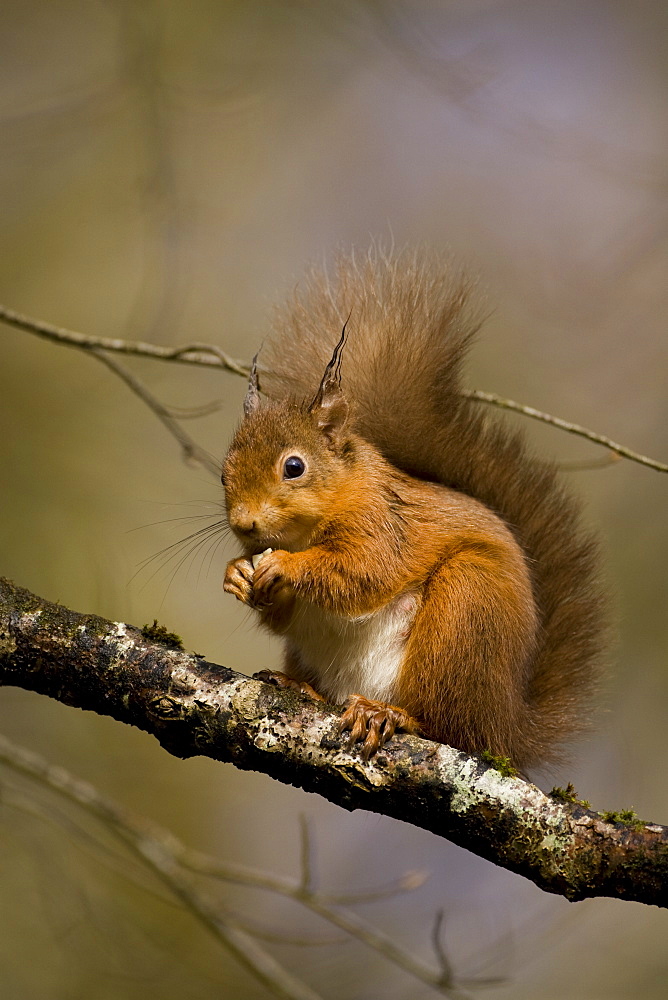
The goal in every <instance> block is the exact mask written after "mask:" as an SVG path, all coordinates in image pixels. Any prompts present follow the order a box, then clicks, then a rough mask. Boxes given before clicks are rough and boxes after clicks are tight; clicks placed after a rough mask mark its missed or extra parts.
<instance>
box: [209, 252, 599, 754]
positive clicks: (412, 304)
mask: <svg viewBox="0 0 668 1000" xmlns="http://www.w3.org/2000/svg"><path fill="white" fill-rule="evenodd" d="M467 294H468V292H467V289H466V286H465V284H463V283H462V282H461V281H456V282H455V283H454V285H453V282H452V279H451V278H449V276H448V274H447V273H444V272H443V270H439V269H438V268H435V267H434V266H432V265H431V264H429V263H427V262H426V261H425V260H424V259H421V258H420V257H419V256H415V257H407V256H404V257H403V258H398V259H389V258H385V257H383V255H382V254H379V253H375V254H374V253H372V254H371V255H369V257H368V258H366V259H365V260H364V261H363V262H362V263H361V265H359V266H358V265H357V264H356V263H355V262H354V261H351V260H345V259H344V260H342V261H341V262H340V264H339V271H338V275H337V279H336V281H335V282H334V283H332V284H330V283H329V281H328V280H327V279H326V277H325V276H323V275H315V276H312V279H311V283H310V284H309V285H308V286H307V289H306V291H305V292H304V293H302V297H301V298H297V299H296V300H295V301H293V303H292V304H291V306H290V307H289V310H288V311H287V312H286V313H285V314H284V315H283V316H282V317H281V318H280V321H279V328H278V333H277V336H276V337H275V338H274V340H273V341H272V342H271V343H270V345H269V349H268V351H267V352H266V355H265V358H264V359H263V360H264V361H265V364H266V365H267V367H268V369H269V370H268V371H267V372H265V374H263V375H262V388H263V390H264V391H265V392H268V393H269V396H270V397H271V402H269V403H266V404H262V405H260V404H259V401H258V399H251V400H250V404H252V405H250V404H249V406H248V415H247V417H246V419H245V420H244V422H243V423H242V424H241V426H240V427H239V429H238V431H237V434H236V436H235V438H234V440H233V442H232V445H231V448H230V451H229V453H228V456H227V458H226V461H225V466H224V473H223V481H224V484H225V489H226V502H227V508H228V515H229V519H230V524H231V526H232V528H233V529H234V530H235V531H236V533H237V535H238V537H239V538H240V540H241V541H242V543H243V546H244V550H245V554H246V556H247V557H248V556H251V555H252V554H254V553H257V552H261V551H263V550H264V549H267V548H271V549H272V550H273V551H272V552H271V553H270V554H267V555H265V556H264V557H263V558H262V560H261V562H260V563H259V565H258V566H257V568H256V570H255V572H254V573H253V574H252V582H251V584H250V585H249V584H247V582H243V581H242V582H241V583H240V582H239V578H238V574H237V575H235V572H236V571H235V570H234V569H232V568H228V577H227V578H226V585H225V586H226V589H228V590H230V591H231V592H233V593H235V596H237V597H239V599H241V600H246V601H247V603H253V604H255V606H258V607H260V609H261V614H262V620H263V623H264V624H265V625H266V626H267V627H268V628H270V629H271V630H272V631H274V632H276V633H278V634H282V635H284V636H285V638H286V661H285V668H284V669H285V671H286V673H288V674H289V675H290V676H292V677H294V678H295V679H297V680H300V681H306V682H308V683H310V684H312V685H313V686H314V687H315V688H316V689H317V690H319V691H320V693H321V694H323V695H325V696H326V697H330V698H333V697H338V698H339V699H340V698H341V696H342V695H343V696H345V694H353V693H354V694H358V695H362V696H364V698H369V697H371V698H372V699H373V697H374V695H373V690H376V689H377V690H381V691H382V692H383V697H382V698H381V699H380V702H379V706H380V707H379V711H380V715H379V714H378V713H376V714H375V715H374V712H373V711H372V710H371V709H369V708H368V705H369V704H373V701H372V702H369V701H366V702H365V705H366V706H367V707H365V708H364V710H362V709H360V713H361V712H362V711H364V712H366V715H365V716H364V718H365V719H367V718H368V719H369V720H372V719H373V720H375V721H373V722H369V725H370V726H371V725H373V726H375V730H376V732H377V731H378V728H379V726H380V725H381V721H382V719H381V716H382V710H383V706H384V703H386V702H388V703H389V702H392V703H394V704H393V705H392V706H390V708H391V710H392V711H391V712H390V711H389V709H387V711H386V721H387V725H388V726H389V725H390V721H391V719H390V716H392V719H394V720H395V721H396V718H397V717H398V716H397V714H396V713H397V712H400V711H401V710H404V711H405V712H407V713H409V714H410V715H411V716H413V717H414V718H415V719H417V720H418V722H419V724H420V725H421V727H422V729H423V731H424V733H425V734H426V735H427V736H429V737H431V738H432V739H435V740H439V741H441V742H448V743H450V744H452V745H454V746H456V747H458V748H460V749H462V750H466V751H471V752H473V751H480V750H484V749H488V750H491V751H492V752H493V753H494V754H500V755H504V756H509V757H510V758H511V759H512V760H513V761H514V763H515V764H516V765H517V766H521V767H524V766H529V765H532V764H536V763H538V762H541V761H545V760H553V759H555V757H556V756H557V750H558V746H559V744H560V743H561V742H562V741H563V740H564V739H565V738H566V737H568V736H570V735H572V734H573V733H574V732H576V731H577V730H578V729H579V728H580V726H581V724H582V721H583V717H584V716H583V710H582V708H581V703H582V700H583V698H584V697H585V696H586V694H587V693H588V692H589V691H590V689H591V686H592V681H593V679H594V677H595V674H596V655H597V653H598V647H599V645H600V637H601V628H602V626H601V614H600V603H601V601H600V594H599V591H598V588H597V586H596V583H595V572H594V571H595V560H594V548H593V546H592V543H591V540H590V539H588V538H587V537H585V536H583V535H582V534H581V533H580V531H579V529H578V526H577V506H576V504H575V503H574V501H573V500H572V499H571V498H570V497H568V496H567V495H565V494H564V492H563V491H562V489H561V487H560V486H559V485H558V484H557V482H556V476H555V473H554V471H553V469H551V468H550V467H549V466H548V465H547V464H545V463H543V462H541V461H539V460H537V459H534V458H533V457H531V456H529V455H528V454H527V452H526V449H525V447H524V444H523V442H522V440H521V438H520V437H519V436H518V435H515V434H511V433H509V432H508V431H506V430H505V428H503V427H502V425H500V424H498V423H495V422H492V421H490V420H489V419H488V418H486V417H485V415H484V414H483V413H482V411H481V410H479V409H478V408H477V407H476V404H474V403H471V402H470V401H468V400H465V399H463V398H462V397H461V396H460V395H459V394H458V386H459V364H460V360H461V356H462V354H463V351H464V349H465V347H466V346H467V344H468V342H469V340H470V338H471V330H472V325H473V324H472V321H471V320H470V319H468V320H467V307H466V300H467ZM351 309H352V313H351V319H350V327H351V332H350V335H349V341H348V343H347V345H346V348H345V351H344V355H343V375H342V388H341V386H339V382H338V377H337V375H335V374H333V371H334V369H333V368H332V365H331V364H330V366H328V369H327V373H326V375H325V378H324V379H323V371H324V370H325V366H326V364H327V362H328V361H329V358H330V355H331V350H332V346H333V344H334V343H335V342H336V339H337V338H338V333H339V331H340V327H341V325H342V320H341V317H343V319H345V317H346V315H347V314H348V313H349V312H350V311H351ZM321 380H322V382H321ZM319 384H320V389H318V385H319ZM290 456H292V457H293V458H294V457H295V456H296V457H297V458H299V460H300V461H302V463H303V464H304V466H305V470H304V473H303V475H300V476H298V477H297V478H295V479H286V478H285V472H284V469H285V460H286V458H288V457H290ZM237 562H238V561H237ZM233 566H234V564H230V567H233ZM318 630H320V632H318ZM314 632H315V639H314ZM318 634H321V635H322V648H321V651H320V653H319V652H318V649H319V640H318V638H317V636H318ZM374 644H375V645H374ZM314 650H315V652H314ZM348 654H349V659H351V660H352V661H354V662H355V663H356V664H357V666H355V667H354V669H353V667H351V666H350V664H349V663H347V662H346V656H347V655H348ZM355 658H356V659H355ZM346 671H349V672H350V671H352V672H351V673H350V676H351V677H354V678H357V677H359V678H360V683H362V682H363V683H366V684H367V685H368V686H369V688H370V690H359V691H355V692H353V691H348V689H347V688H346V683H347V681H346V680H345V677H346V676H347V673H346ZM355 671H356V672H355ZM371 689H372V690H371ZM363 700H364V699H361V700H360V704H361V701H363ZM396 706H400V708H397V707H396ZM392 713H394V714H392ZM353 714H354V713H353ZM358 718H359V719H360V720H361V719H362V715H361V714H359V715H358ZM379 720H381V721H379ZM364 725H366V722H364ZM393 725H394V722H392V726H393ZM411 725H412V722H411ZM360 727H362V722H361V721H360V722H359V725H358V726H357V728H355V725H354V724H351V726H350V727H349V728H353V730H354V732H358V730H359V729H360ZM409 728H410V726H409ZM381 744H382V739H381V740H380V741H376V743H375V744H374V740H373V739H371V738H370V737H367V742H366V743H365V751H366V752H373V750H374V749H376V746H378V745H381Z"/></svg>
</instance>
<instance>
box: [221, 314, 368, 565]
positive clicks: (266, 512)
mask: <svg viewBox="0 0 668 1000" xmlns="http://www.w3.org/2000/svg"><path fill="white" fill-rule="evenodd" d="M344 343H345V327H344V331H343V334H342V335H341V340H340V341H339V343H338V344H337V347H336V350H335V351H334V355H333V357H332V360H331V361H330V363H329V364H328V365H327V368H326V370H325V374H324V376H323V378H322V381H321V383H320V386H319V388H318V391H317V393H316V394H315V397H314V399H313V400H312V402H310V403H308V402H302V401H299V400H297V399H284V400H281V401H280V402H269V403H263V402H261V401H260V395H259V392H258V379H257V366H256V361H257V356H256V357H255V358H254V359H253V367H252V369H251V376H250V381H249V386H248V392H247V394H246V399H245V401H244V420H243V422H242V423H241V425H240V426H239V428H238V430H237V432H236V434H235V436H234V438H233V440H232V444H231V445H230V449H229V451H228V453H227V456H226V458H225V461H224V463H223V474H222V477H221V479H222V483H223V486H224V487H225V503H226V506H227V515H228V520H229V523H230V527H231V528H232V530H233V531H234V533H235V534H236V535H237V537H238V538H239V539H240V541H241V542H242V543H243V544H244V546H245V548H246V549H247V550H248V551H249V552H260V551H261V550H262V549H264V548H267V547H271V548H282V549H288V550H292V551H297V550H299V549H301V548H305V547H307V546H308V545H309V544H310V542H311V539H312V538H313V535H314V533H316V532H317V530H318V528H319V527H321V526H323V522H324V521H325V519H326V518H327V517H329V516H330V515H331V511H332V505H333V504H334V503H335V497H336V494H337V490H338V488H339V486H340V484H341V481H342V478H343V477H345V475H346V474H347V473H349V468H350V464H351V461H352V460H353V457H354V455H353V453H354V446H353V441H352V436H351V433H350V430H349V419H348V418H349V410H348V404H347V402H346V399H345V396H344V395H343V392H342V390H341V374H340V370H341V351H342V348H343V345H344Z"/></svg>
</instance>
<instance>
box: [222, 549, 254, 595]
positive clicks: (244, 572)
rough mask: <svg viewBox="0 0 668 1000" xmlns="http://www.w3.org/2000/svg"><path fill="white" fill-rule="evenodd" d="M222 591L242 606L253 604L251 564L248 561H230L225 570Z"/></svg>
mask: <svg viewBox="0 0 668 1000" xmlns="http://www.w3.org/2000/svg"><path fill="white" fill-rule="evenodd" d="M223 590H224V591H225V592H226V593H227V594H234V596H235V597H236V599H237V600H238V601H241V602H242V603H243V604H252V602H253V564H252V563H251V561H250V560H249V559H232V561H231V562H229V563H228V564H227V569H226V570H225V580H224V581H223Z"/></svg>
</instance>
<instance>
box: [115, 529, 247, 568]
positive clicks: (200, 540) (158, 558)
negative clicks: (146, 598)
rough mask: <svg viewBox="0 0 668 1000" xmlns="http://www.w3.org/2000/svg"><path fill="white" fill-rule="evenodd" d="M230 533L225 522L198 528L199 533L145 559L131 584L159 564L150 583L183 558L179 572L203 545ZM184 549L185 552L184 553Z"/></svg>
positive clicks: (173, 543) (178, 564) (190, 535)
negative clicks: (162, 570)
mask: <svg viewBox="0 0 668 1000" xmlns="http://www.w3.org/2000/svg"><path fill="white" fill-rule="evenodd" d="M228 532H229V526H228V524H227V522H226V521H223V520H219V521H216V522H214V524H207V525H205V526H204V527H203V528H198V529H197V531H193V532H191V533H190V534H189V535H186V537H185V538H181V539H179V540H178V541H176V542H172V544H171V545H167V546H165V548H164V549H160V551H159V552H156V553H154V554H153V555H151V556H148V558H146V559H143V560H142V561H141V563H140V564H139V566H138V568H137V570H136V571H135V573H134V574H133V575H132V577H131V578H130V582H132V580H134V579H135V578H136V577H137V576H138V575H139V574H140V573H141V572H142V571H144V570H146V569H147V568H148V567H149V566H150V565H151V564H152V563H154V562H158V565H157V566H156V568H155V571H154V572H153V573H152V574H151V575H150V576H149V577H148V579H147V580H146V583H148V582H149V581H150V580H152V579H153V578H154V576H155V575H156V574H157V573H159V572H160V570H161V569H163V568H164V567H165V566H166V565H168V564H169V563H170V562H171V560H172V559H176V558H178V557H179V556H181V558H180V559H179V561H178V562H177V564H176V567H175V573H176V572H178V570H179V569H180V568H181V566H182V565H183V562H184V561H185V560H186V559H187V558H188V556H193V555H194V554H195V553H196V552H197V550H198V549H199V548H200V547H201V546H202V545H204V544H205V543H206V542H207V541H209V539H210V538H212V537H214V538H220V540H222V538H224V537H225V536H226V535H227V534H228ZM184 548H185V552H184V551H183V550H184ZM174 575H175V574H174ZM172 578H173V577H172Z"/></svg>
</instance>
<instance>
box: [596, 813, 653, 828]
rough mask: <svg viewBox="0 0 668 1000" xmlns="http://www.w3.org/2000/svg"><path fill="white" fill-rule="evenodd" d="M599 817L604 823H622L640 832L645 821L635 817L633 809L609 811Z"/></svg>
mask: <svg viewBox="0 0 668 1000" xmlns="http://www.w3.org/2000/svg"><path fill="white" fill-rule="evenodd" d="M600 816H601V819H603V820H605V822H606V823H624V825H625V826H630V827H631V829H632V830H641V829H642V828H643V827H644V826H645V820H644V819H640V817H639V816H636V812H635V809H620V810H618V811H617V810H611V811H609V812H602V813H600Z"/></svg>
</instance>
